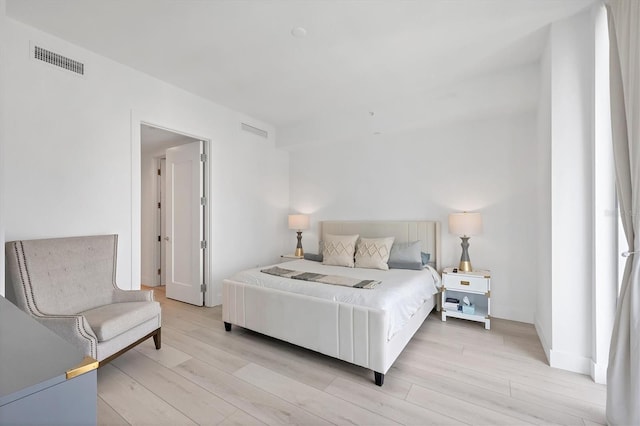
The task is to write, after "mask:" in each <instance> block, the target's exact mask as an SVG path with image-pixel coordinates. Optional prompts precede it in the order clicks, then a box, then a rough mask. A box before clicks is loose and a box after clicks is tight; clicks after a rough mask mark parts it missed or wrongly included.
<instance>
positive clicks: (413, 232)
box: [319, 221, 441, 271]
mask: <svg viewBox="0 0 640 426" xmlns="http://www.w3.org/2000/svg"><path fill="white" fill-rule="evenodd" d="M319 234H320V239H321V240H324V239H325V238H324V236H325V234H332V235H353V234H358V235H360V236H361V237H365V238H379V237H395V241H396V242H399V243H405V242H410V241H416V240H420V241H422V251H423V252H425V253H430V254H431V260H430V262H429V263H431V264H432V266H433V267H434V268H436V269H437V270H438V271H440V270H441V265H440V257H441V254H440V222H437V221H410V222H409V221H407V222H403V221H390V222H388V221H364V222H358V221H324V222H320V232H319Z"/></svg>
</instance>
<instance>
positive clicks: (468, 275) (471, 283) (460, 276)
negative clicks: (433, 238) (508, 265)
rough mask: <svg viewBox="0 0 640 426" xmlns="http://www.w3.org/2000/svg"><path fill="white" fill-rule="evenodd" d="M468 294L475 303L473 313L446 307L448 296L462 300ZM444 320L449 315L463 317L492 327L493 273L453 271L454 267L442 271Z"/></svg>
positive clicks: (487, 327)
mask: <svg viewBox="0 0 640 426" xmlns="http://www.w3.org/2000/svg"><path fill="white" fill-rule="evenodd" d="M465 296H467V297H468V298H469V300H470V301H471V304H472V305H473V309H474V312H473V313H464V312H462V311H457V310H453V309H447V308H446V307H445V304H444V303H445V301H446V299H447V297H452V298H455V299H458V300H459V301H460V305H462V299H463V298H464V297H465ZM440 297H441V299H440V301H441V306H442V310H441V311H440V313H441V315H442V321H446V320H447V317H452V318H462V319H466V320H470V321H478V322H481V323H484V328H485V329H487V330H489V329H490V328H491V273H490V272H489V271H473V272H456V273H454V272H453V268H445V269H444V270H443V271H442V292H441V293H440Z"/></svg>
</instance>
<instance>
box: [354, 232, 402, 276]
mask: <svg viewBox="0 0 640 426" xmlns="http://www.w3.org/2000/svg"><path fill="white" fill-rule="evenodd" d="M393 240H394V237H387V238H361V239H360V241H359V242H358V246H357V248H356V268H373V269H383V270H385V271H386V270H387V269H389V265H387V261H388V260H389V254H390V253H391V246H392V245H393Z"/></svg>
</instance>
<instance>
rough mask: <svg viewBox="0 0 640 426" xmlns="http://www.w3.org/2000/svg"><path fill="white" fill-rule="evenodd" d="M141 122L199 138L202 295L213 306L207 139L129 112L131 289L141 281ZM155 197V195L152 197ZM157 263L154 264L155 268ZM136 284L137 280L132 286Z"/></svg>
mask: <svg viewBox="0 0 640 426" xmlns="http://www.w3.org/2000/svg"><path fill="white" fill-rule="evenodd" d="M142 125H145V126H150V127H155V128H157V129H160V130H165V131H167V132H172V133H177V134H180V135H184V136H187V137H190V138H193V139H197V140H201V141H203V151H204V153H205V155H206V162H205V166H204V194H205V197H206V198H207V203H206V205H205V206H204V212H203V215H204V229H205V232H204V234H205V238H206V241H207V247H206V248H205V249H204V254H203V256H204V262H203V268H204V270H203V271H202V276H203V277H204V283H203V284H204V285H205V289H206V290H205V294H204V304H205V306H214V299H215V295H213V294H212V292H213V290H214V286H213V285H212V283H213V281H212V273H211V246H212V241H213V232H212V231H213V230H212V229H211V205H212V202H213V200H212V197H211V195H212V192H211V188H212V185H211V176H212V173H211V152H212V149H211V139H210V138H207V137H203V136H199V135H197V134H194V133H190V132H188V131H184V130H176V129H174V128H171V127H168V126H165V125H161V124H158V123H157V122H154V121H148V120H143V119H140V118H139V117H138V118H137V117H135V114H134V113H133V111H132V116H131V232H132V235H131V255H132V262H131V283H132V286H131V288H132V289H136V288H140V284H139V283H140V282H141V278H142V277H141V259H142V252H141V250H142V244H141V239H142V236H141V234H142V232H141V229H142V228H141V222H142V170H141V161H142V159H141V156H142V136H141V132H140V127H141V126H142ZM157 185H158V182H157V179H153V182H152V188H151V190H152V191H153V193H154V194H156V193H157V190H158V188H157ZM154 199H155V197H154ZM159 220H160V218H159V215H153V229H158V226H160V223H159ZM154 247H156V248H155V249H154V255H153V258H154V264H156V263H159V260H158V258H159V254H158V255H157V254H156V253H155V251H156V250H157V245H156V244H154ZM158 267H159V266H158V265H156V266H155V268H156V269H157V268H158ZM136 283H138V284H137V285H136Z"/></svg>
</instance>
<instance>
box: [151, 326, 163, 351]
mask: <svg viewBox="0 0 640 426" xmlns="http://www.w3.org/2000/svg"><path fill="white" fill-rule="evenodd" d="M161 331H162V330H161V329H158V331H157V332H156V334H154V335H153V343H155V345H156V350H157V349H160V347H161V346H162V333H161Z"/></svg>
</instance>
